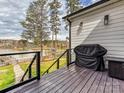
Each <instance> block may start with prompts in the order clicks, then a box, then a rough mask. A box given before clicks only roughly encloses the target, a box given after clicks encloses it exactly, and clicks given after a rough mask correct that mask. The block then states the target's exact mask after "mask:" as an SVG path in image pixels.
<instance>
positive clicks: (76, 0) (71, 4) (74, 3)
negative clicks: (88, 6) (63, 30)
mask: <svg viewBox="0 0 124 93" xmlns="http://www.w3.org/2000/svg"><path fill="white" fill-rule="evenodd" d="M66 2H67V5H66V8H67V14H70V13H73V12H75V11H77V10H79V9H80V8H81V5H80V0H66Z"/></svg>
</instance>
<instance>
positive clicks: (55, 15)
mask: <svg viewBox="0 0 124 93" xmlns="http://www.w3.org/2000/svg"><path fill="white" fill-rule="evenodd" d="M49 6H50V27H51V29H50V30H51V31H52V47H55V46H57V45H55V42H54V40H55V41H56V43H57V35H58V33H59V31H60V25H61V24H60V18H59V12H60V11H59V8H60V7H61V3H60V2H59V1H58V0H53V1H52V2H51V3H49Z"/></svg>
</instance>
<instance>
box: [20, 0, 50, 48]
mask: <svg viewBox="0 0 124 93" xmlns="http://www.w3.org/2000/svg"><path fill="white" fill-rule="evenodd" d="M46 3H47V0H37V1H34V2H33V3H31V4H30V6H29V8H28V10H27V15H26V19H25V20H24V21H23V22H21V24H22V26H23V27H24V28H25V30H24V31H23V33H22V38H24V39H26V40H32V41H33V42H34V44H35V45H37V46H39V47H41V50H42V41H43V40H45V39H47V38H49V34H48V33H47V32H46V31H48V26H47V23H48V17H47V12H46V11H47V10H46Z"/></svg>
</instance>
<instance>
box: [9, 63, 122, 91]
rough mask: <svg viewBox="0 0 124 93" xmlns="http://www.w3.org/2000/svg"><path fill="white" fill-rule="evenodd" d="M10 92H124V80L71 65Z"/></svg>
mask: <svg viewBox="0 0 124 93" xmlns="http://www.w3.org/2000/svg"><path fill="white" fill-rule="evenodd" d="M8 93H124V81H122V80H119V79H115V78H111V77H109V76H108V73H107V71H105V72H98V71H93V70H90V69H86V68H80V67H77V66H75V65H71V66H70V67H69V69H67V68H62V69H59V70H57V71H54V72H52V73H50V74H47V75H44V76H43V77H42V78H41V80H40V81H33V82H31V83H29V84H27V85H25V86H22V87H20V88H17V89H15V90H12V91H10V92H8Z"/></svg>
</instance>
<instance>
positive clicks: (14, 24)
mask: <svg viewBox="0 0 124 93" xmlns="http://www.w3.org/2000/svg"><path fill="white" fill-rule="evenodd" d="M32 1H33V0H0V39H17V40H18V39H21V37H20V35H21V33H22V31H23V30H24V28H23V27H22V26H21V25H20V23H19V22H20V21H22V20H24V19H25V15H26V10H27V9H28V6H29V4H30V3H31V2H32ZM60 1H61V3H62V4H63V7H62V8H61V9H60V10H61V11H63V10H64V7H65V6H64V3H65V1H64V0H60ZM96 1H98V0H81V3H82V5H84V6H88V5H90V4H92V3H94V2H96ZM62 16H64V14H63V15H61V17H62ZM62 30H64V28H62ZM66 35H67V33H66V32H65V31H63V32H61V33H60V34H59V39H65V37H66Z"/></svg>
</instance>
